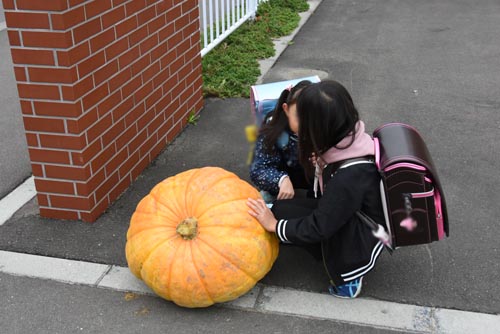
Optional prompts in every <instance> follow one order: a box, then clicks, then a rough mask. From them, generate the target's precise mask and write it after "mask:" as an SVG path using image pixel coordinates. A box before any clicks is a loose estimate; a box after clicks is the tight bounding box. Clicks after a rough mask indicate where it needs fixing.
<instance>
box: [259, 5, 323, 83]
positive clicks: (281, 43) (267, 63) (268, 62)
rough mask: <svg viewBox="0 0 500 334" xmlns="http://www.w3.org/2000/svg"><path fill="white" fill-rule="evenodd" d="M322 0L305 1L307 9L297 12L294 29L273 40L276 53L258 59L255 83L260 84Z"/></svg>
mask: <svg viewBox="0 0 500 334" xmlns="http://www.w3.org/2000/svg"><path fill="white" fill-rule="evenodd" d="M322 1H323V0H308V1H307V2H308V3H309V10H308V11H306V12H303V13H299V16H300V21H299V26H298V27H297V28H295V30H294V31H292V33H291V34H290V35H287V36H283V37H280V38H277V39H275V40H274V41H273V43H274V49H275V50H276V53H275V55H274V56H273V57H271V58H266V59H262V60H259V66H260V73H261V75H260V77H259V78H258V79H257V82H256V83H255V84H256V85H258V84H261V83H262V80H263V78H264V76H265V75H266V73H267V72H268V71H269V70H270V69H271V67H273V65H274V63H275V62H276V61H277V60H278V58H279V57H280V56H281V54H282V53H283V51H285V49H286V48H287V46H288V45H289V43H290V42H291V41H292V40H293V38H294V37H295V35H297V33H298V32H299V31H300V29H301V28H302V26H303V25H304V24H305V23H306V22H307V20H309V17H311V15H312V14H313V13H314V11H315V10H316V8H318V6H319V4H320V3H321V2H322Z"/></svg>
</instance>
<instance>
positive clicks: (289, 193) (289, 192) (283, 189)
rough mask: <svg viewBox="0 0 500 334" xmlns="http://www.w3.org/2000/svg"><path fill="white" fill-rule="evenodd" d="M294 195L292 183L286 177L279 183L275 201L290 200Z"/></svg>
mask: <svg viewBox="0 0 500 334" xmlns="http://www.w3.org/2000/svg"><path fill="white" fill-rule="evenodd" d="M294 195H295V190H293V184H292V181H290V178H289V177H288V176H287V177H285V178H284V179H283V181H281V185H280V192H279V193H278V197H277V199H290V198H293V196H294Z"/></svg>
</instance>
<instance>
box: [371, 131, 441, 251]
mask: <svg viewBox="0 0 500 334" xmlns="http://www.w3.org/2000/svg"><path fill="white" fill-rule="evenodd" d="M373 140H374V143H375V164H376V165H377V168H378V170H379V172H380V175H381V177H382V178H381V182H380V193H381V196H382V206H383V209H384V216H385V221H386V226H387V230H388V231H387V232H388V234H389V238H390V243H391V245H392V248H396V247H401V246H410V245H418V244H427V243H431V242H433V241H438V240H441V239H443V238H444V236H445V235H446V236H449V226H448V214H447V211H446V202H445V198H444V194H443V189H442V187H441V183H440V182H439V178H438V175H437V172H436V168H435V167H434V163H433V162H432V159H431V155H430V153H429V151H428V149H427V146H426V144H425V142H424V140H423V139H422V136H420V134H419V133H418V131H417V130H416V129H415V128H413V127H411V126H409V125H406V124H402V123H389V124H385V125H382V126H381V127H379V128H377V129H376V130H375V131H374V132H373Z"/></svg>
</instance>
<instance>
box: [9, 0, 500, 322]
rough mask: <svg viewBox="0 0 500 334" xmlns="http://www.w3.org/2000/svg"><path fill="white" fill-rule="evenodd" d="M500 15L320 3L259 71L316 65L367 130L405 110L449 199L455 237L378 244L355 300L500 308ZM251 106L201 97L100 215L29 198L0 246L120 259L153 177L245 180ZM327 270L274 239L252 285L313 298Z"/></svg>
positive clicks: (471, 6) (405, 5)
mask: <svg viewBox="0 0 500 334" xmlns="http://www.w3.org/2000/svg"><path fill="white" fill-rule="evenodd" d="M499 19H500V7H499V6H498V3H497V2H496V1H493V0H489V1H488V0H486V1H481V2H457V1H452V0H445V1H440V2H439V3H436V2H433V1H423V2H414V1H411V0H403V1H397V2H393V1H391V2H383V3H381V2H379V1H375V0H368V1H363V2H355V3H353V2H351V1H346V0H338V1H323V2H322V3H321V4H320V5H319V7H318V9H317V10H316V12H315V13H314V14H313V15H312V16H311V18H310V20H309V21H308V22H307V23H306V24H305V25H304V26H303V27H302V29H301V30H300V31H299V33H298V34H297V35H296V36H295V37H294V41H293V44H292V45H289V46H288V47H287V48H286V50H285V51H284V52H283V54H281V56H280V57H279V58H278V59H277V62H276V63H275V64H274V66H273V67H272V68H270V70H269V71H268V72H266V75H264V76H263V78H262V81H263V82H272V81H276V80H283V79H288V78H296V77H297V76H300V75H310V74H318V73H319V74H321V75H322V76H323V77H328V78H332V79H336V80H338V81H340V82H342V83H344V84H345V85H346V87H347V88H348V89H349V90H350V91H351V93H352V95H353V98H354V101H355V102H356V104H357V107H358V109H359V110H360V113H361V116H362V118H363V119H364V120H365V122H366V124H367V127H368V129H369V130H373V129H374V128H375V127H377V126H378V125H380V124H383V123H386V122H391V121H401V122H406V123H409V124H412V125H414V126H415V127H417V129H419V130H420V131H421V132H422V133H423V135H424V138H425V140H426V142H427V143H428V146H429V149H430V151H431V153H432V155H433V158H434V162H435V164H436V167H437V169H438V171H439V175H440V178H441V182H442V183H443V187H444V191H445V195H446V199H447V204H448V210H449V215H450V226H451V237H450V238H448V239H446V240H444V241H442V242H439V243H433V244H430V245H426V246H415V247H408V248H403V249H398V250H397V251H396V252H395V253H394V255H392V256H389V255H388V254H384V255H383V256H382V257H381V259H380V260H379V262H378V264H377V267H376V269H375V270H374V271H373V272H371V273H370V274H369V275H367V277H366V279H365V281H364V283H365V284H364V287H363V293H362V297H363V300H364V299H367V300H368V299H370V300H376V301H388V302H391V303H397V304H404V305H410V306H414V305H418V306H422V307H424V308H425V309H434V310H435V309H444V310H448V309H454V310H460V311H464V312H472V313H474V314H476V313H486V314H493V315H496V316H495V317H496V318H495V319H498V314H499V313H500V286H499V285H498V283H497V282H498V281H499V279H500V277H499V275H500V261H499V259H500V254H499V253H500V245H499V243H498V235H500V225H499V224H497V223H496V220H497V219H498V217H499V216H500V208H499V207H498V205H497V204H498V203H499V202H500V195H499V194H498V191H497V190H498V189H500V175H499V174H498V173H497V169H498V166H500V156H499V155H498V153H497V152H499V151H500V137H499V135H500V131H499V129H500V113H499V111H500V110H499V109H500V102H499V100H498V87H500V58H498V57H497V55H498V53H500V27H499V26H498V24H497V22H498V20H499ZM249 110H250V108H249V101H248V99H226V100H220V99H208V100H207V101H206V105H205V108H204V110H203V111H202V113H201V117H200V120H199V122H198V124H197V125H196V126H189V127H188V128H187V129H186V130H185V131H184V132H183V133H182V134H181V135H180V136H179V137H178V138H177V139H176V140H175V141H174V142H173V143H172V144H171V145H169V146H168V147H167V148H166V150H165V151H164V152H162V154H161V155H160V156H159V157H158V158H157V159H156V161H155V162H154V163H153V164H152V165H151V166H150V167H149V168H148V169H147V170H146V171H144V173H142V175H141V176H140V177H139V178H138V179H137V180H136V181H135V182H134V184H133V185H132V186H131V187H130V188H129V189H128V190H127V192H126V193H125V194H123V196H122V197H121V198H120V199H119V200H118V201H117V202H116V203H114V204H113V206H112V207H110V208H109V210H108V211H107V212H106V213H105V214H104V215H103V216H102V217H101V218H100V219H99V220H98V221H97V222H96V223H95V224H92V225H89V224H85V223H79V222H66V221H56V220H50V219H43V218H40V217H39V216H38V214H37V209H36V202H35V201H31V202H30V203H28V204H27V205H26V206H24V207H23V208H22V209H21V210H20V211H18V212H17V213H16V214H15V215H14V216H13V217H12V218H11V219H10V220H8V221H7V222H6V223H5V224H4V225H3V226H0V249H1V250H4V251H8V252H18V253H26V254H37V255H44V256H49V257H56V258H65V259H71V260H77V261H84V262H91V263H98V264H104V265H115V266H118V267H125V266H126V261H125V257H124V246H125V234H126V231H127V228H128V222H129V219H130V216H131V214H132V212H133V211H134V209H135V206H136V205H137V203H138V202H139V200H140V199H141V198H142V197H143V196H145V195H146V194H147V193H148V192H149V191H150V190H151V188H152V187H153V186H154V185H155V184H157V183H158V182H160V181H161V180H163V179H164V178H166V177H168V176H171V175H175V174H177V173H179V172H182V171H184V170H187V169H190V168H196V167H202V166H208V165H216V166H219V167H222V168H225V169H227V170H230V171H232V172H234V173H236V174H237V175H239V176H240V177H241V178H243V179H246V180H248V167H247V166H246V164H245V161H246V157H247V153H248V144H247V143H246V140H245V137H244V131H243V129H244V126H245V125H247V124H250V123H251V122H252V118H251V116H250V113H249ZM326 282H327V279H326V277H325V274H324V272H323V268H322V264H321V263H317V262H314V260H312V258H311V257H310V256H309V255H308V254H307V253H305V252H302V251H301V250H299V249H297V248H294V247H281V249H280V256H279V258H278V260H277V261H276V263H275V265H274V267H273V269H272V270H271V272H270V273H269V274H268V275H267V276H266V277H265V278H264V279H263V280H262V282H261V284H262V286H265V287H276V288H278V289H284V290H285V291H290V290H292V291H297V294H298V295H301V293H304V294H306V295H307V296H310V295H309V293H313V294H314V296H316V294H319V295H322V294H323V293H324V292H325V288H326ZM280 291H281V290H280ZM308 298H309V297H308ZM302 300H303V299H302ZM282 307H284V305H282ZM283 309H284V308H283ZM467 314H469V313H467ZM425 319H427V320H429V319H434V318H425ZM496 321H498V320H496ZM497 327H498V326H497ZM497 327H492V328H497Z"/></svg>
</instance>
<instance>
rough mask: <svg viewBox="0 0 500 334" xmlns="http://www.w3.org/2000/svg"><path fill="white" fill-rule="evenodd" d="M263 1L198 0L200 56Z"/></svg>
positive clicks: (251, 15) (251, 14)
mask: <svg viewBox="0 0 500 334" xmlns="http://www.w3.org/2000/svg"><path fill="white" fill-rule="evenodd" d="M264 1H267V0H200V27H201V33H202V45H203V48H202V49H201V56H202V57H203V56H204V55H205V54H207V52H209V51H210V50H212V49H213V48H214V47H215V46H217V44H219V43H220V42H222V41H223V40H224V38H226V37H227V36H228V35H229V34H231V33H232V32H233V31H234V30H236V29H237V28H238V27H239V26H240V25H242V24H243V23H244V22H245V21H246V20H248V19H249V18H252V17H254V16H255V12H256V11H257V6H258V5H259V3H261V2H264Z"/></svg>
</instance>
